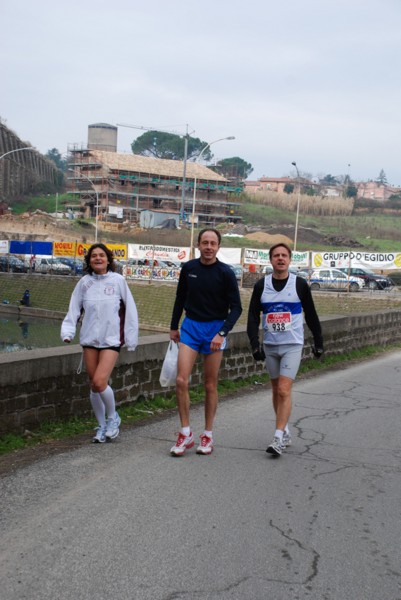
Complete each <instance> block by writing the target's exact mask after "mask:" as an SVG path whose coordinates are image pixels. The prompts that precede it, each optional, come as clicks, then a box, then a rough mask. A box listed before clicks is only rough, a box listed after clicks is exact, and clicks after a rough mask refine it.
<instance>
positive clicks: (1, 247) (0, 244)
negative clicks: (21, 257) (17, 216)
mask: <svg viewBox="0 0 401 600" xmlns="http://www.w3.org/2000/svg"><path fill="white" fill-rule="evenodd" d="M7 252H8V240H0V254H7Z"/></svg>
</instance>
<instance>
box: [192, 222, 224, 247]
mask: <svg viewBox="0 0 401 600" xmlns="http://www.w3.org/2000/svg"><path fill="white" fill-rule="evenodd" d="M207 231H212V232H213V233H215V234H216V235H217V239H218V242H219V246H220V244H221V233H220V231H218V230H217V229H214V227H205V229H202V230H201V231H200V232H199V235H198V244H200V241H201V237H202V235H203V234H204V233H206V232H207Z"/></svg>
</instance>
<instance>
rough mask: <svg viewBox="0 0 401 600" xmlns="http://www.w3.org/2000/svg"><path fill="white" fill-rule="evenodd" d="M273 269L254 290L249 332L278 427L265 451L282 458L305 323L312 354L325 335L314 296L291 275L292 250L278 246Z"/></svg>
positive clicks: (318, 351) (317, 352)
mask: <svg viewBox="0 0 401 600" xmlns="http://www.w3.org/2000/svg"><path fill="white" fill-rule="evenodd" d="M269 256H270V262H271V264H272V267H273V273H272V274H271V275H267V276H266V277H264V278H263V279H261V280H259V281H258V282H257V283H256V284H255V286H254V289H253V294H252V298H251V302H250V304H249V312H248V326H247V332H248V337H249V341H250V344H251V348H252V354H253V357H254V358H255V360H264V359H266V367H267V370H268V373H269V375H270V379H271V384H272V393H273V408H274V411H275V413H276V431H275V434H274V438H273V442H272V443H271V444H270V445H269V446H268V448H267V450H266V452H268V453H269V454H273V455H274V456H280V455H281V453H282V451H283V450H284V448H285V447H286V446H289V445H290V444H291V434H290V432H289V429H288V420H289V418H290V414H291V408H292V401H291V391H292V385H293V383H294V380H295V377H296V375H297V372H298V369H299V365H300V362H301V357H302V349H303V345H304V326H303V317H302V311H304V313H305V321H306V324H307V325H308V327H309V329H310V330H311V332H312V334H313V339H314V348H313V353H314V355H315V357H316V358H319V357H320V356H321V355H322V354H323V337H322V330H321V327H320V322H319V317H318V316H317V313H316V309H315V305H314V302H313V298H312V294H311V291H310V288H309V286H308V284H307V282H306V281H305V280H304V279H302V278H301V277H296V276H295V275H294V274H292V273H289V271H288V268H289V265H290V261H291V249H290V247H289V246H287V244H283V243H280V244H275V245H274V246H272V247H271V248H270V251H269ZM261 313H263V345H262V346H260V344H259V325H260V314H261Z"/></svg>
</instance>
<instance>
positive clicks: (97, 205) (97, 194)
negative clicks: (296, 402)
mask: <svg viewBox="0 0 401 600" xmlns="http://www.w3.org/2000/svg"><path fill="white" fill-rule="evenodd" d="M68 170H69V171H71V172H72V173H74V169H68ZM80 177H83V178H84V179H87V180H88V181H89V183H90V184H91V186H92V187H93V191H94V192H95V194H96V215H95V243H96V242H97V221H98V217H99V193H98V191H97V189H96V187H95V184H94V183H93V181H92V179H90V178H89V177H88V176H87V175H84V174H83V173H82V172H81V173H80Z"/></svg>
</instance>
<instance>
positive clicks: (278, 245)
mask: <svg viewBox="0 0 401 600" xmlns="http://www.w3.org/2000/svg"><path fill="white" fill-rule="evenodd" d="M280 246H282V247H283V248H285V249H286V250H288V254H289V255H290V258H291V255H292V250H291V248H290V247H289V245H288V244H286V243H285V242H277V244H274V246H272V247H271V248H270V250H269V258H270V260H271V259H272V254H273V250H275V249H276V248H279V247H280Z"/></svg>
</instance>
